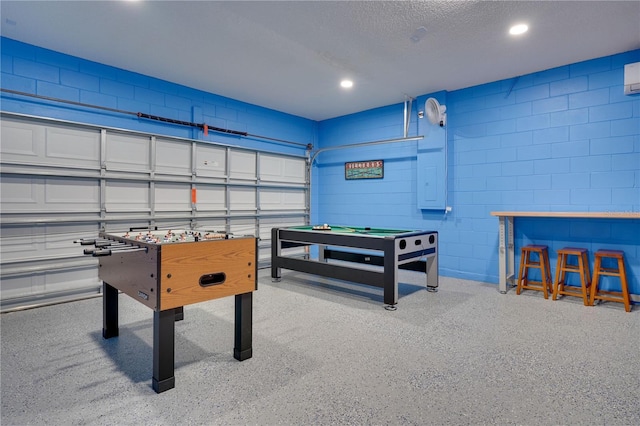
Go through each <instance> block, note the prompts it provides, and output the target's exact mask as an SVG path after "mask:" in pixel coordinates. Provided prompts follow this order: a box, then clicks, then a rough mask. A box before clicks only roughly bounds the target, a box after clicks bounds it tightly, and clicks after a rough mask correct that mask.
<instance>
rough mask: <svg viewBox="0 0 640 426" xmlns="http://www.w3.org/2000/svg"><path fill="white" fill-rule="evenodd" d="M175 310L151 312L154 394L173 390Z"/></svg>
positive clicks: (174, 379) (174, 381) (174, 384)
mask: <svg viewBox="0 0 640 426" xmlns="http://www.w3.org/2000/svg"><path fill="white" fill-rule="evenodd" d="M175 322H176V310H175V309H167V310H164V311H154V312H153V379H152V387H153V390H154V391H156V393H160V392H164V391H167V390H169V389H173V388H174V387H175V386H176V378H175V376H174V358H175V335H174V332H175Z"/></svg>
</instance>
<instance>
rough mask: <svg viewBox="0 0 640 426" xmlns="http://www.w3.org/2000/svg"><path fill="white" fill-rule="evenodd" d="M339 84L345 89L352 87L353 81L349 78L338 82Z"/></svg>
mask: <svg viewBox="0 0 640 426" xmlns="http://www.w3.org/2000/svg"><path fill="white" fill-rule="evenodd" d="M340 86H341V87H344V88H345V89H349V88H351V87H353V81H351V80H342V81H341V82H340Z"/></svg>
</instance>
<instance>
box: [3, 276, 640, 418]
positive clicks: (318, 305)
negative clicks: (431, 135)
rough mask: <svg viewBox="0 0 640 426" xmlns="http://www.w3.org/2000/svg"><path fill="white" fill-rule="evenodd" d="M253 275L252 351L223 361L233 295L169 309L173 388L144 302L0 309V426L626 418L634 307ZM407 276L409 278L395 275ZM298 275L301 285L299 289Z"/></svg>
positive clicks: (465, 288)
mask: <svg viewBox="0 0 640 426" xmlns="http://www.w3.org/2000/svg"><path fill="white" fill-rule="evenodd" d="M268 272H269V271H266V270H264V271H260V281H259V289H258V291H257V292H256V293H255V295H254V329H253V354H254V355H253V358H251V359H249V360H246V361H244V362H238V361H236V360H235V359H233V356H232V349H233V298H225V299H220V300H215V301H211V302H205V303H201V304H197V305H192V306H187V307H186V308H185V320H184V321H181V322H178V323H176V372H175V376H176V388H175V389H172V390H170V391H167V392H164V393H162V394H156V393H154V392H153V390H152V389H151V375H152V348H151V344H152V343H151V342H152V311H151V310H149V309H148V308H146V307H144V306H143V305H142V304H140V303H138V302H136V301H134V300H133V299H131V298H129V297H127V296H124V295H121V296H120V336H119V337H118V338H114V339H110V340H103V339H102V335H101V327H102V304H101V299H99V298H97V299H90V300H84V301H79V302H73V303H68V304H63V305H57V306H50V307H43V308H38V309H34V310H27V311H22V312H14V313H8V314H3V315H1V316H0V320H1V323H0V326H1V329H0V331H1V343H2V344H1V356H2V358H1V367H2V370H1V373H2V375H1V398H2V401H1V404H2V405H1V409H2V410H1V418H0V422H1V423H2V425H38V424H52V425H62V424H65V425H69V424H89V425H115V424H117V425H122V424H131V425H140V424H153V425H177V424H211V425H237V424H238V425H240V424H253V425H276V424H285V425H302V424H305V425H306V424H314V425H320V424H322V425H325V424H332V425H336V424H367V425H385V424H388V425H464V424H472V425H477V424H518V425H556V424H572V425H573V424H577V425H579V424H584V425H587V424H588V425H594V424H600V425H605V424H606V425H638V424H640V405H639V404H638V402H639V401H640V367H639V366H640V307H638V306H635V309H634V310H633V311H632V312H631V313H626V312H624V309H623V307H622V305H621V304H617V303H615V304H614V303H607V304H603V305H600V306H596V307H585V306H583V305H582V301H581V300H580V299H577V298H565V299H562V300H558V301H555V302H553V301H551V300H550V299H549V300H544V299H543V298H542V294H541V293H539V292H525V293H524V294H522V295H520V296H516V294H515V291H510V292H509V293H508V294H506V295H501V294H499V293H498V292H497V288H496V286H495V285H490V284H482V283H478V282H470V281H463V280H456V279H449V278H441V284H440V291H439V292H438V293H435V294H434V293H429V292H427V291H426V290H425V289H424V288H423V287H421V286H418V285H413V284H403V285H401V287H400V301H399V304H398V310H397V311H395V312H391V311H387V310H385V309H383V305H382V292H381V290H378V289H375V288H369V287H364V286H359V285H354V284H346V283H339V282H332V281H328V280H324V279H318V278H316V277H312V276H309V275H305V274H299V273H295V272H287V271H283V274H284V279H283V281H282V282H281V283H277V284H276V283H272V282H271V280H270V278H269V277H268ZM409 281H410V280H409ZM311 283H314V284H311Z"/></svg>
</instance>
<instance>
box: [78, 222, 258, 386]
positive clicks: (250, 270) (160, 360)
mask: <svg viewBox="0 0 640 426" xmlns="http://www.w3.org/2000/svg"><path fill="white" fill-rule="evenodd" d="M77 242H79V243H80V244H81V245H85V246H92V247H91V248H85V250H84V254H86V255H91V256H94V257H97V258H98V259H99V270H98V275H99V277H100V279H101V280H102V281H103V292H104V293H103V328H102V336H103V337H104V338H105V339H109V338H112V337H115V336H118V333H119V331H118V292H119V291H121V292H122V293H125V294H127V295H129V296H130V297H132V298H134V299H135V300H137V301H139V302H140V303H142V304H144V305H146V306H148V307H149V308H151V309H153V312H154V314H153V379H152V387H153V390H155V391H156V392H157V393H160V392H164V391H166V390H169V389H172V388H174V387H175V376H174V368H175V361H174V356H175V321H179V320H181V319H183V318H184V306H186V305H190V304H194V303H198V302H204V301H207V300H212V299H218V298H222V297H227V296H232V295H233V296H235V330H234V336H235V337H234V350H233V356H234V358H235V359H237V360H239V361H243V360H245V359H248V358H251V356H252V346H251V345H252V335H251V333H252V304H253V301H252V296H253V291H255V290H257V264H258V262H257V252H258V251H257V240H256V238H254V237H253V236H234V235H232V234H228V233H225V232H212V231H196V230H164V231H163V230H144V231H140V230H138V231H135V232H134V231H132V230H130V231H129V232H122V233H106V232H100V234H99V237H98V238H97V239H82V240H79V241H77Z"/></svg>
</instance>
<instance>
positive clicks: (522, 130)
mask: <svg viewBox="0 0 640 426" xmlns="http://www.w3.org/2000/svg"><path fill="white" fill-rule="evenodd" d="M0 43H1V44H0V47H1V50H2V61H1V64H2V74H1V79H0V85H1V87H2V88H4V89H10V90H16V91H23V92H28V93H33V94H38V95H42V96H49V97H53V98H62V99H66V100H70V101H74V102H80V103H86V104H93V105H99V106H102V107H106V108H113V109H119V110H125V111H133V112H143V113H147V114H152V115H158V116H164V117H169V118H174V119H178V120H184V121H192V122H198V123H200V122H205V123H207V124H209V125H212V126H217V127H221V128H227V129H231V130H238V131H244V132H248V133H251V134H255V135H261V136H268V137H272V138H277V139H284V140H288V141H295V142H300V143H311V144H313V145H314V147H315V148H325V147H329V146H337V145H344V144H353V143H359V142H367V141H374V140H382V139H393V138H398V137H401V136H402V135H403V125H404V122H403V109H404V106H403V104H396V105H389V106H382V107H380V108H376V109H373V110H370V111H363V112H361V113H358V114H353V115H349V116H344V117H338V118H335V119H331V120H326V121H323V122H320V123H318V122H314V121H311V120H307V119H304V118H301V117H296V116H294V115H290V114H284V113H281V112H278V111H273V110H270V109H267V108H263V107H260V106H256V105H251V104H247V103H244V102H240V101H237V100H233V99H229V98H225V97H222V96H218V95H216V94H212V93H206V92H202V91H199V90H195V89H192V88H188V87H184V86H181V85H177V84H174V83H171V82H167V81H162V80H158V79H155V78H152V77H148V76H144V75H140V74H136V73H132V72H129V71H126V70H122V69H118V68H113V67H110V66H106V65H103V64H98V63H95V62H90V61H85V60H82V59H79V58H75V57H71V56H68V55H64V54H61V53H58V52H53V51H49V50H46V49H41V48H38V47H35V46H31V45H28V44H24V43H20V42H17V41H14V40H10V39H7V38H1V40H0ZM638 61H640V50H636V51H632V52H626V53H621V54H618V55H613V56H609V57H605V58H599V59H594V60H591V61H586V62H582V63H578V64H572V65H567V66H564V67H559V68H555V69H552V70H546V71H541V72H538V73H535V74H531V75H526V76H521V77H519V78H517V79H515V78H514V79H509V80H504V81H498V82H489V83H487V84H484V85H480V86H475V87H471V88H467V89H463V90H457V91H452V92H448V93H447V94H446V105H447V108H448V110H447V114H448V122H447V127H446V130H447V166H448V173H447V176H448V178H447V179H448V180H447V189H448V191H447V205H449V206H450V207H451V209H452V210H451V212H448V213H447V212H445V211H440V210H421V209H419V208H418V204H417V200H416V192H417V183H416V176H417V167H418V165H417V160H416V150H417V142H402V143H394V144H390V145H376V146H371V147H361V148H357V149H346V150H335V151H327V152H323V153H322V154H320V155H319V156H318V157H317V158H316V161H315V162H314V165H313V169H312V194H311V195H312V205H311V208H312V212H311V213H312V221H313V222H314V223H338V224H352V225H362V226H367V225H369V226H381V227H394V228H397V227H403V228H416V229H418V228H419V229H433V230H437V231H439V233H440V247H439V248H440V274H441V275H443V276H450V277H459V278H465V279H471V280H477V281H483V282H489V283H497V282H498V255H497V251H498V249H497V247H498V226H497V219H496V218H495V217H492V216H490V212H491V211H499V210H523V211H530V210H539V211H629V212H638V211H640V97H639V96H638V95H634V96H625V95H624V94H623V86H622V84H623V80H622V79H623V67H624V64H627V63H633V62H638ZM427 97H428V94H420V96H419V97H418V99H417V101H416V102H414V104H413V108H412V113H411V117H412V118H411V123H410V126H409V133H408V134H409V136H415V135H425V140H424V141H423V142H424V143H428V141H429V133H430V129H429V127H428V126H427V124H426V121H425V120H424V119H418V118H417V111H418V110H422V109H423V106H422V105H424V101H425V100H426V98H427ZM1 108H2V110H4V111H12V112H19V113H24V114H31V115H36V116H46V117H53V118H59V119H64V120H70V121H78V122H85V123H92V124H98V125H105V126H113V127H120V128H125V129H131V130H140V131H145V132H152V133H158V134H165V135H171V136H177V137H186V138H195V139H201V140H210V141H216V142H222V143H228V144H231V145H237V146H246V147H248V148H259V149H266V150H270V151H274V152H283V153H292V154H300V155H302V154H304V152H305V150H304V148H303V147H299V146H293V145H288V144H278V143H272V142H266V141H263V140H259V139H252V138H239V137H237V136H225V135H222V134H218V133H213V132H210V133H209V135H208V136H204V134H202V131H201V130H197V129H193V128H189V127H181V126H175V125H168V124H163V123H159V122H152V121H148V120H140V119H138V118H137V117H135V116H130V115H126V114H120V113H117V112H109V111H104V110H95V109H91V108H85V107H81V106H73V105H60V104H58V103H55V102H48V101H44V100H36V99H33V98H26V97H21V96H18V95H11V94H7V93H4V92H3V93H2V98H1ZM366 159H383V160H384V162H385V163H384V178H383V179H381V180H357V181H345V179H344V162H346V161H360V160H366ZM638 222H639V221H638V220H588V219H580V220H566V219H563V220H552V219H517V226H516V231H517V232H516V235H515V237H516V249H519V247H520V246H522V245H523V244H526V243H529V242H536V243H541V244H548V245H549V246H550V248H551V256H552V259H551V260H552V265H554V264H555V250H556V249H557V248H560V246H564V245H579V246H583V247H586V248H588V249H589V250H590V252H591V259H593V254H592V253H593V251H595V250H596V249H598V248H603V247H607V248H619V249H623V250H624V251H625V255H626V259H627V268H628V272H629V278H630V286H631V291H632V292H633V293H634V294H636V295H638V294H640V224H639V223H638ZM516 260H517V259H516ZM611 285H612V286H615V283H613V282H612V283H611Z"/></svg>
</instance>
